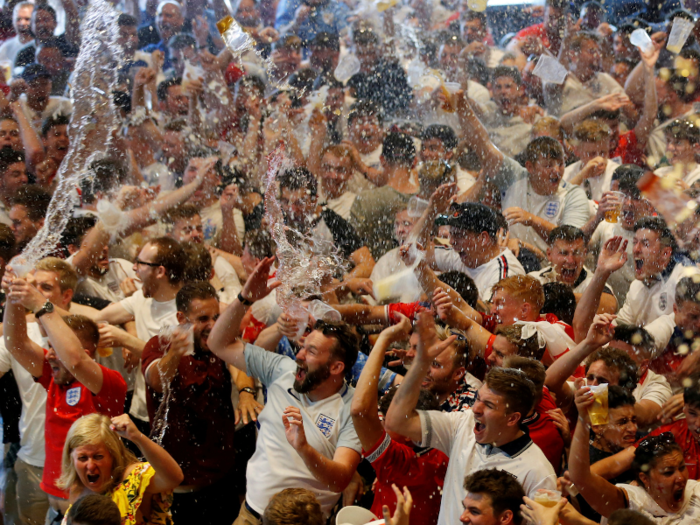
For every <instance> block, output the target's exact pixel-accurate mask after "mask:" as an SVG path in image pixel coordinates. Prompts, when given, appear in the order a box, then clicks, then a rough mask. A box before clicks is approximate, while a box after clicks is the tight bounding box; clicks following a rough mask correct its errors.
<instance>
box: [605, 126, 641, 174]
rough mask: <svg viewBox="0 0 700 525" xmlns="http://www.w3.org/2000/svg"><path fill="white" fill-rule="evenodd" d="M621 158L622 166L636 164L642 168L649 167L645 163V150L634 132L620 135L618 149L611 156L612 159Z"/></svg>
mask: <svg viewBox="0 0 700 525" xmlns="http://www.w3.org/2000/svg"><path fill="white" fill-rule="evenodd" d="M615 157H620V158H621V159H622V164H636V165H637V166H640V167H642V168H645V167H647V166H646V164H645V162H644V150H643V149H642V148H640V147H639V143H638V142H637V134H636V133H635V132H634V130H632V131H628V132H627V133H623V134H622V135H620V140H619V141H618V143H617V147H616V148H615V150H614V151H613V152H612V153H611V154H610V158H611V159H613V158H615Z"/></svg>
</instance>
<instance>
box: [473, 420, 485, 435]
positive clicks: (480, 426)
mask: <svg viewBox="0 0 700 525" xmlns="http://www.w3.org/2000/svg"><path fill="white" fill-rule="evenodd" d="M484 430H486V425H485V424H483V423H482V422H481V421H479V420H476V423H474V432H477V433H479V432H483V431H484Z"/></svg>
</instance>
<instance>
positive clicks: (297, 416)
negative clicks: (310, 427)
mask: <svg viewBox="0 0 700 525" xmlns="http://www.w3.org/2000/svg"><path fill="white" fill-rule="evenodd" d="M282 423H283V424H284V435H285V437H286V438H287V442H288V443H289V444H290V445H292V448H294V450H296V451H297V452H298V451H300V450H301V449H302V448H304V447H305V446H306V444H307V441H306V433H305V432H304V420H303V418H302V417H301V410H299V409H298V408H297V407H292V406H289V407H287V408H285V409H284V412H283V413H282Z"/></svg>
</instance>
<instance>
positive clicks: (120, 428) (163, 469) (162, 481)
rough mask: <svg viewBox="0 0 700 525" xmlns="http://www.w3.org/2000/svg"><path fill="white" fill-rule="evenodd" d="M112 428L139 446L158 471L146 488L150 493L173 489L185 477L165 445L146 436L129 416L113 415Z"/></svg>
mask: <svg viewBox="0 0 700 525" xmlns="http://www.w3.org/2000/svg"><path fill="white" fill-rule="evenodd" d="M111 428H112V430H113V431H114V432H116V433H117V434H118V435H119V436H120V437H123V438H125V439H128V440H129V441H131V442H132V443H134V444H135V445H136V446H137V447H139V450H140V451H141V452H142V453H143V457H144V458H145V459H146V461H148V462H149V463H150V464H151V467H153V470H155V471H156V473H155V475H154V476H153V477H152V478H151V482H150V483H149V484H148V488H147V489H146V492H147V493H148V494H159V493H161V492H168V491H171V490H173V489H174V488H175V487H177V486H178V485H179V484H180V483H182V480H183V479H185V476H184V474H183V473H182V469H181V468H180V465H178V464H177V461H175V460H174V459H173V457H172V456H171V455H170V454H168V452H167V451H166V450H165V449H164V448H163V447H161V446H160V445H158V444H156V443H155V442H154V441H151V440H150V439H149V438H148V436H144V435H143V434H142V433H141V432H140V431H139V429H138V428H136V425H134V423H133V421H131V419H130V418H129V416H127V415H126V414H122V415H121V416H117V417H113V418H112V425H111Z"/></svg>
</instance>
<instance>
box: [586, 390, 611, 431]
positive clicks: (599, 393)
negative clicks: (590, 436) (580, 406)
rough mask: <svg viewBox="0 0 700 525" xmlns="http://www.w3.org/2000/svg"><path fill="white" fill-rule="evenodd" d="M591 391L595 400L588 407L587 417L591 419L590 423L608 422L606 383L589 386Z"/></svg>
mask: <svg viewBox="0 0 700 525" xmlns="http://www.w3.org/2000/svg"><path fill="white" fill-rule="evenodd" d="M589 388H590V389H591V392H593V397H594V398H595V401H594V402H593V404H592V405H591V406H590V407H589V408H588V417H590V419H591V425H607V424H608V384H607V383H604V384H602V385H596V386H591V387H589Z"/></svg>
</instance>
